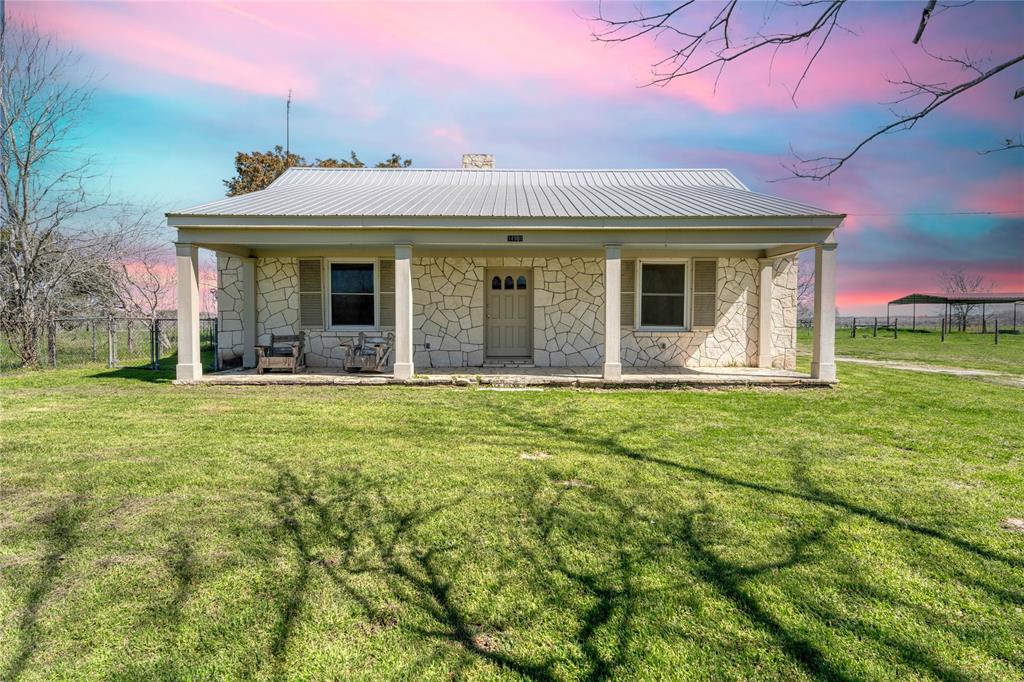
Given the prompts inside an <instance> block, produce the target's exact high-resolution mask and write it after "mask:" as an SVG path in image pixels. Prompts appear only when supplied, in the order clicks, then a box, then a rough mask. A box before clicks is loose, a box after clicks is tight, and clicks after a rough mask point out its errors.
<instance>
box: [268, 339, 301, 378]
mask: <svg viewBox="0 0 1024 682" xmlns="http://www.w3.org/2000/svg"><path fill="white" fill-rule="evenodd" d="M305 342H306V333H305V332H299V333H298V334H294V335H292V334H287V335H279V334H271V335H270V345H269V346H256V373H257V374H263V372H264V371H265V370H268V369H290V370H291V372H292V374H295V371H296V370H298V369H300V368H304V367H305V365H306V362H305V355H304V354H303V346H304V345H305Z"/></svg>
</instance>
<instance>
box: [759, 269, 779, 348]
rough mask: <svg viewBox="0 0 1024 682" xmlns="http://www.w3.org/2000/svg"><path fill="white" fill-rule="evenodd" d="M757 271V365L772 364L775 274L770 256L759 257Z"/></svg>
mask: <svg viewBox="0 0 1024 682" xmlns="http://www.w3.org/2000/svg"><path fill="white" fill-rule="evenodd" d="M757 264H758V265H759V266H760V271H759V273H758V275H759V278H758V287H757V290H758V302H757V305H758V314H759V317H758V323H757V366H758V367H771V366H772V278H773V276H774V274H775V261H774V260H772V259H771V258H759V259H758V260H757Z"/></svg>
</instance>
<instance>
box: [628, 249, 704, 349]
mask: <svg viewBox="0 0 1024 682" xmlns="http://www.w3.org/2000/svg"><path fill="white" fill-rule="evenodd" d="M693 261H694V259H693V258H637V259H636V274H635V276H634V278H633V329H634V330H636V331H640V332H689V331H693ZM644 263H650V264H651V265H682V266H683V324H682V325H681V326H676V325H642V324H641V323H640V321H641V320H642V319H643V309H644V292H643V288H644V284H643V282H644Z"/></svg>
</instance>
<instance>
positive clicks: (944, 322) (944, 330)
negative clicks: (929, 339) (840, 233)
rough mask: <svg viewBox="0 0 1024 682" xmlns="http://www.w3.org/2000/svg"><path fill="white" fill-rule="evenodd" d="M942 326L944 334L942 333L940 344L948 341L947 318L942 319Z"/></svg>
mask: <svg viewBox="0 0 1024 682" xmlns="http://www.w3.org/2000/svg"><path fill="white" fill-rule="evenodd" d="M940 326H941V327H942V332H941V334H942V335H941V336H940V337H939V343H943V342H945V340H946V318H945V317H943V318H942V324H941V325H940Z"/></svg>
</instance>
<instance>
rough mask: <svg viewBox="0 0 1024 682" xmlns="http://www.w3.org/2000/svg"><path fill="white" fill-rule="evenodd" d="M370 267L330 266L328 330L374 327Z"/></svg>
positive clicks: (374, 304) (360, 264)
mask: <svg viewBox="0 0 1024 682" xmlns="http://www.w3.org/2000/svg"><path fill="white" fill-rule="evenodd" d="M375 293H376V292H375V287H374V264H373V263H331V308H330V309H331V326H333V327H373V326H375V325H376V296H375Z"/></svg>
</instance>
